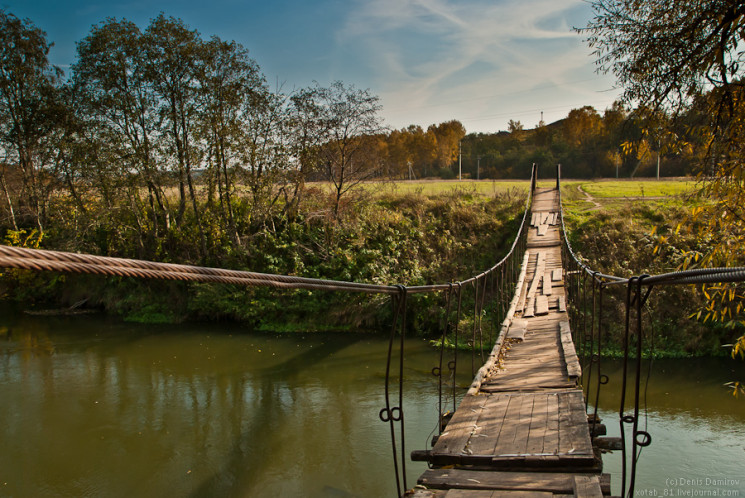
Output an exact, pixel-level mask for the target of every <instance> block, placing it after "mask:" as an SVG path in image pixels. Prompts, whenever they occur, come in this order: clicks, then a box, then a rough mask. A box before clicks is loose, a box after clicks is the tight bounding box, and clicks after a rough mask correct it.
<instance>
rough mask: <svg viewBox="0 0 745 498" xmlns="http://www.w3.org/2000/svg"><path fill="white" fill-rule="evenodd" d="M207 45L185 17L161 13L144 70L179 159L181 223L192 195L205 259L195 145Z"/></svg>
mask: <svg viewBox="0 0 745 498" xmlns="http://www.w3.org/2000/svg"><path fill="white" fill-rule="evenodd" d="M201 44H202V40H201V38H200V37H199V33H197V32H196V31H192V30H190V29H189V28H188V27H187V26H186V25H185V24H184V22H183V21H182V20H180V19H176V18H173V17H169V18H166V17H165V15H163V14H162V13H161V14H160V15H159V16H158V17H156V18H155V19H153V20H152V21H151V23H150V25H149V26H148V28H147V30H146V31H145V33H144V36H143V39H142V46H143V61H142V69H143V71H144V76H145V79H146V80H147V81H148V82H149V83H150V84H151V85H152V88H153V90H154V93H155V95H156V98H157V104H156V105H157V110H158V113H159V117H160V118H161V119H162V120H163V122H162V124H161V126H160V127H159V128H160V129H161V133H162V135H163V138H164V141H165V148H166V151H165V152H166V155H167V156H171V157H173V159H174V161H173V162H174V163H175V170H176V171H175V172H176V178H177V180H178V192H179V205H178V210H177V212H176V223H177V224H181V223H182V221H183V217H184V212H185V211H186V203H187V197H188V199H189V200H190V201H191V206H192V209H193V211H194V218H195V221H196V223H197V229H198V231H199V238H200V242H201V252H202V257H205V256H206V253H207V238H206V234H205V230H204V226H203V223H202V217H201V210H200V209H199V205H198V200H197V196H196V193H195V188H194V174H193V168H194V165H197V164H199V163H200V162H201V159H202V158H201V157H200V154H199V152H200V151H199V148H198V147H195V145H196V144H195V141H196V138H195V135H196V127H197V119H198V109H197V98H196V96H197V92H198V91H199V81H198V79H197V76H198V74H199V66H200V64H202V60H201V57H200V56H201V55H202V51H200V46H201ZM187 187H188V196H187V193H186V190H187Z"/></svg>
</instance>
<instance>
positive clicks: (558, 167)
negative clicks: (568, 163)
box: [556, 163, 561, 190]
mask: <svg viewBox="0 0 745 498" xmlns="http://www.w3.org/2000/svg"><path fill="white" fill-rule="evenodd" d="M560 179H561V164H560V163H557V164H556V190H559V186H560Z"/></svg>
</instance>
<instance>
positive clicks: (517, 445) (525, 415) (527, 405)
mask: <svg viewBox="0 0 745 498" xmlns="http://www.w3.org/2000/svg"><path fill="white" fill-rule="evenodd" d="M535 398H536V397H535V395H533V396H525V398H524V399H523V403H522V405H521V406H520V414H519V415H518V416H519V417H520V418H519V419H518V426H517V431H515V441H514V443H513V449H512V453H516V454H518V455H524V454H526V453H527V447H528V437H529V436H530V425H531V422H532V419H533V406H534V405H535Z"/></svg>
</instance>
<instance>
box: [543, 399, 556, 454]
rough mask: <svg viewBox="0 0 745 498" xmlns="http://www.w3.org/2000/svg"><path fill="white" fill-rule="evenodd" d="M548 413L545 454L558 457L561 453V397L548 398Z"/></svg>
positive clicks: (544, 445)
mask: <svg viewBox="0 0 745 498" xmlns="http://www.w3.org/2000/svg"><path fill="white" fill-rule="evenodd" d="M546 404H547V408H546V410H547V413H548V415H549V417H548V420H547V421H546V435H545V436H544V438H543V452H544V453H546V454H551V455H556V454H558V453H559V395H558V394H549V395H548V396H547V397H546Z"/></svg>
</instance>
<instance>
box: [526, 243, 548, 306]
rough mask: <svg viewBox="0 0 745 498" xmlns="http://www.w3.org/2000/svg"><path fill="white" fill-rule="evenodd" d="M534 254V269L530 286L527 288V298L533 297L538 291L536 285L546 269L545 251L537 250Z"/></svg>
mask: <svg viewBox="0 0 745 498" xmlns="http://www.w3.org/2000/svg"><path fill="white" fill-rule="evenodd" d="M537 254H538V256H536V263H535V270H534V271H533V280H531V282H530V288H529V289H528V299H530V298H531V297H534V296H535V294H536V292H537V291H538V286H539V285H540V283H541V279H542V278H543V273H544V272H545V271H546V252H545V251H538V253H537Z"/></svg>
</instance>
